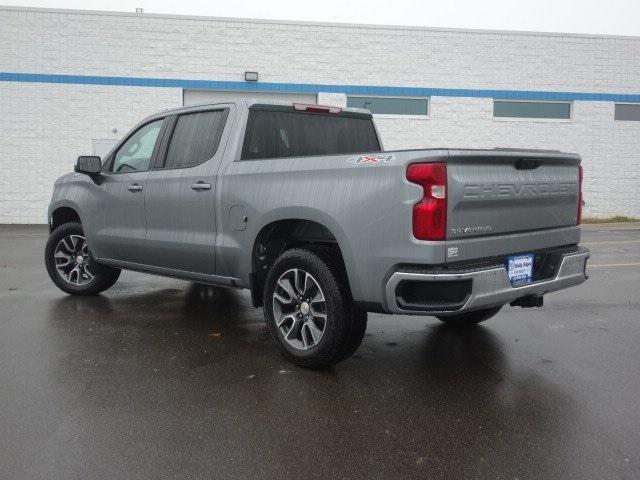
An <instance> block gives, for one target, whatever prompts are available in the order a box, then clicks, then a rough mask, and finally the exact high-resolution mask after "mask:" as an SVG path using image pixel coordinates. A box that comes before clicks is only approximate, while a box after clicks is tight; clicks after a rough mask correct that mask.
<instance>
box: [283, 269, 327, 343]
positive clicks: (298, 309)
mask: <svg viewBox="0 0 640 480" xmlns="http://www.w3.org/2000/svg"><path fill="white" fill-rule="evenodd" d="M273 314H274V318H275V321H276V326H277V327H278V329H279V330H280V332H281V333H282V335H283V337H284V339H285V340H286V341H287V343H288V344H289V345H291V346H292V347H294V348H296V349H298V350H308V349H310V348H313V347H315V346H316V345H318V343H320V340H321V339H322V336H323V335H324V332H325V330H326V327H327V304H326V301H325V297H324V293H323V292H322V289H321V288H320V284H319V283H318V281H317V280H316V279H315V278H314V277H313V275H311V274H310V273H309V272H306V271H304V270H302V269H300V268H294V269H291V270H287V271H286V272H284V273H283V274H282V275H280V278H278V281H277V282H276V286H275V289H274V292H273Z"/></svg>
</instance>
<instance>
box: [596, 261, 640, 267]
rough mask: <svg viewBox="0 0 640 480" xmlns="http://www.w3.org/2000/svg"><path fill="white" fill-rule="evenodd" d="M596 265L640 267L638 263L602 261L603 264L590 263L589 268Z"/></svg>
mask: <svg viewBox="0 0 640 480" xmlns="http://www.w3.org/2000/svg"><path fill="white" fill-rule="evenodd" d="M595 267H640V262H638V263H601V264H595V265H594V264H589V268H595Z"/></svg>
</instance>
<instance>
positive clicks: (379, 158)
mask: <svg viewBox="0 0 640 480" xmlns="http://www.w3.org/2000/svg"><path fill="white" fill-rule="evenodd" d="M395 159H396V157H395V155H391V154H389V153H376V154H374V155H361V156H359V157H351V158H350V159H348V160H347V163H351V164H352V165H363V164H366V163H374V164H377V163H388V162H393V161H394V160H395Z"/></svg>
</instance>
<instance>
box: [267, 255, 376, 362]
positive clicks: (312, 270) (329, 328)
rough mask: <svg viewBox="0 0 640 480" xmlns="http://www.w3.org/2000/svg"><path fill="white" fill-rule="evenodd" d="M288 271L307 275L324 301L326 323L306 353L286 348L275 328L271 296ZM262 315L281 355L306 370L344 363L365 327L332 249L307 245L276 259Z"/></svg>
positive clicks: (343, 272)
mask: <svg viewBox="0 0 640 480" xmlns="http://www.w3.org/2000/svg"><path fill="white" fill-rule="evenodd" d="M292 269H301V270H304V271H305V272H308V273H309V274H311V275H312V276H313V278H314V280H316V281H317V283H318V286H319V287H320V289H321V290H322V292H323V294H324V299H325V307H326V310H325V313H326V320H325V322H326V323H325V324H324V330H323V334H322V337H321V339H320V340H319V342H318V343H317V344H315V345H313V346H311V347H310V348H309V349H307V350H301V349H299V348H295V347H294V346H292V345H290V344H289V343H288V342H287V340H285V336H284V333H283V332H282V330H281V328H278V326H277V322H276V319H275V313H274V300H273V295H274V292H275V289H276V284H277V281H278V279H280V277H281V276H282V275H283V274H285V273H286V272H288V271H290V270H292ZM264 315H265V320H266V323H267V326H268V328H269V332H270V333H271V336H272V337H273V339H274V340H275V342H276V344H277V346H278V348H279V349H280V351H281V352H282V354H283V355H284V356H285V357H286V358H287V359H288V360H289V361H291V362H293V363H295V364H297V365H300V366H303V367H307V368H314V369H319V368H325V367H328V366H330V365H333V364H336V363H338V362H341V361H342V360H346V359H347V358H349V357H350V356H351V355H353V353H354V352H355V351H356V350H357V349H358V347H359V346H360V344H361V343H362V339H363V338H364V333H365V330H366V328H367V313H366V312H364V311H361V310H359V309H357V308H356V307H355V306H354V304H353V299H352V297H351V290H350V287H349V282H348V280H347V275H346V272H345V270H344V266H343V265H342V261H341V260H340V259H339V255H338V254H337V252H336V250H335V249H332V248H330V247H323V246H309V247H307V248H304V249H303V248H295V249H292V250H287V251H285V252H284V253H282V255H280V257H278V258H277V259H276V261H275V262H274V264H273V266H272V267H271V269H270V270H269V273H268V274H267V279H266V282H265V288H264Z"/></svg>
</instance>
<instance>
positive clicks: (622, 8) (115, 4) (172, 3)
mask: <svg viewBox="0 0 640 480" xmlns="http://www.w3.org/2000/svg"><path fill="white" fill-rule="evenodd" d="M0 4H2V5H19V6H30V7H52V8H76V9H87V10H118V11H133V10H135V7H142V8H144V10H145V12H148V13H174V14H186V15H208V16H217V17H243V18H270V19H281V20H311V21H319V22H347V23H375V24H387V25H421V26H430V27H456V28H484V29H499V30H529V31H531V30H533V31H547V32H572V33H599V34H612V35H636V36H640V21H639V19H640V0H448V1H447V0H444V1H443V0H440V1H437V2H436V1H429V0H423V1H419V0H386V1H384V0H321V1H308V0H307V1H305V0H262V1H255V0H253V1H250V0H224V1H215V0H209V1H207V0H109V1H105V0H44V1H39V0H31V1H30V0H19V1H4V0H0Z"/></svg>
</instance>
